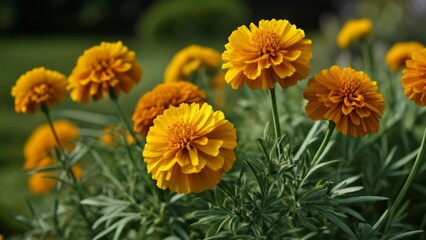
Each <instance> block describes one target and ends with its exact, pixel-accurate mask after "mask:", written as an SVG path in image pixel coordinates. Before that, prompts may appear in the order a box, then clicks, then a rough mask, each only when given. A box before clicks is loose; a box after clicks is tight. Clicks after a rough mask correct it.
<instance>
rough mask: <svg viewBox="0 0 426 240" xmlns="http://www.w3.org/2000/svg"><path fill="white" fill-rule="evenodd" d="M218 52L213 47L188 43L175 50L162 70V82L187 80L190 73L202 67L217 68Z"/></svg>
mask: <svg viewBox="0 0 426 240" xmlns="http://www.w3.org/2000/svg"><path fill="white" fill-rule="evenodd" d="M220 62H221V57H220V53H219V52H218V51H216V50H215V49H213V48H208V47H202V46H199V45H190V46H188V47H186V48H184V49H182V50H180V51H179V52H177V53H176V54H175V55H174V56H173V58H172V60H171V61H170V63H169V64H168V65H167V67H166V70H165V71H164V82H166V83H168V82H178V81H188V80H189V77H190V75H191V74H193V73H194V72H196V71H197V70H199V69H200V68H202V67H205V68H207V69H213V70H215V69H217V68H218V67H219V65H220Z"/></svg>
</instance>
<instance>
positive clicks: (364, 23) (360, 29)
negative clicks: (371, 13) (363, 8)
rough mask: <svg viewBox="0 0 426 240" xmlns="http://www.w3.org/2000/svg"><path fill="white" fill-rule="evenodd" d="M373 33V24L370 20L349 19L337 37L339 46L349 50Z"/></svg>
mask: <svg viewBox="0 0 426 240" xmlns="http://www.w3.org/2000/svg"><path fill="white" fill-rule="evenodd" d="M372 31H373V23H372V22H371V20H370V19H368V18H361V19H349V20H348V21H346V23H345V24H344V25H343V27H342V29H341V30H340V32H339V34H338V35H337V45H338V46H339V47H340V48H342V49H346V48H348V47H349V46H350V45H351V44H352V43H354V42H357V41H358V40H359V39H361V38H363V37H365V36H367V35H369V34H370V33H371V32H372Z"/></svg>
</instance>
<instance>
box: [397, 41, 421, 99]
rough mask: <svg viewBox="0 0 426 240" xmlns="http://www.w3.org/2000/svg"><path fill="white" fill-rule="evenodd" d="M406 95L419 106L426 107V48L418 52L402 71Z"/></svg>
mask: <svg viewBox="0 0 426 240" xmlns="http://www.w3.org/2000/svg"><path fill="white" fill-rule="evenodd" d="M401 79H402V86H404V88H405V95H406V96H407V97H408V99H410V100H412V101H414V102H415V103H416V104H417V105H420V106H426V48H423V49H421V50H419V51H416V52H414V53H413V55H412V59H410V60H407V67H406V68H405V69H404V71H402V78H401Z"/></svg>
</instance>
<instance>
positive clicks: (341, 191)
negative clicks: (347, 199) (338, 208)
mask: <svg viewBox="0 0 426 240" xmlns="http://www.w3.org/2000/svg"><path fill="white" fill-rule="evenodd" d="M363 188H364V187H361V186H355V187H348V188H343V189H339V190H336V191H334V194H336V195H337V196H342V195H345V194H347V193H352V192H357V191H359V190H362V189H363Z"/></svg>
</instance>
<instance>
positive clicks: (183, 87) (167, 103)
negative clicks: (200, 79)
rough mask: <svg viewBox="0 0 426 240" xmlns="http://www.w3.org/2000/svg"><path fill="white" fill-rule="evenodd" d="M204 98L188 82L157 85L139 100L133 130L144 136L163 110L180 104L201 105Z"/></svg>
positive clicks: (204, 96)
mask: <svg viewBox="0 0 426 240" xmlns="http://www.w3.org/2000/svg"><path fill="white" fill-rule="evenodd" d="M205 98H206V94H205V93H204V91H201V90H199V89H198V87H197V86H196V85H193V84H192V83H189V82H171V83H163V84H159V85H157V86H156V87H155V88H154V89H152V90H151V91H149V92H147V93H145V94H144V95H143V96H142V97H141V98H140V99H139V101H138V103H137V105H136V108H135V111H134V113H133V117H132V119H133V122H134V125H133V129H134V130H135V131H136V132H138V133H140V134H142V135H143V136H146V134H147V132H148V130H149V128H150V127H151V126H152V124H153V121H154V119H155V118H156V117H157V116H158V115H161V114H162V113H163V112H164V110H166V109H168V108H169V107H171V106H175V107H177V106H179V105H180V104H181V103H202V102H204V100H205Z"/></svg>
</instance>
